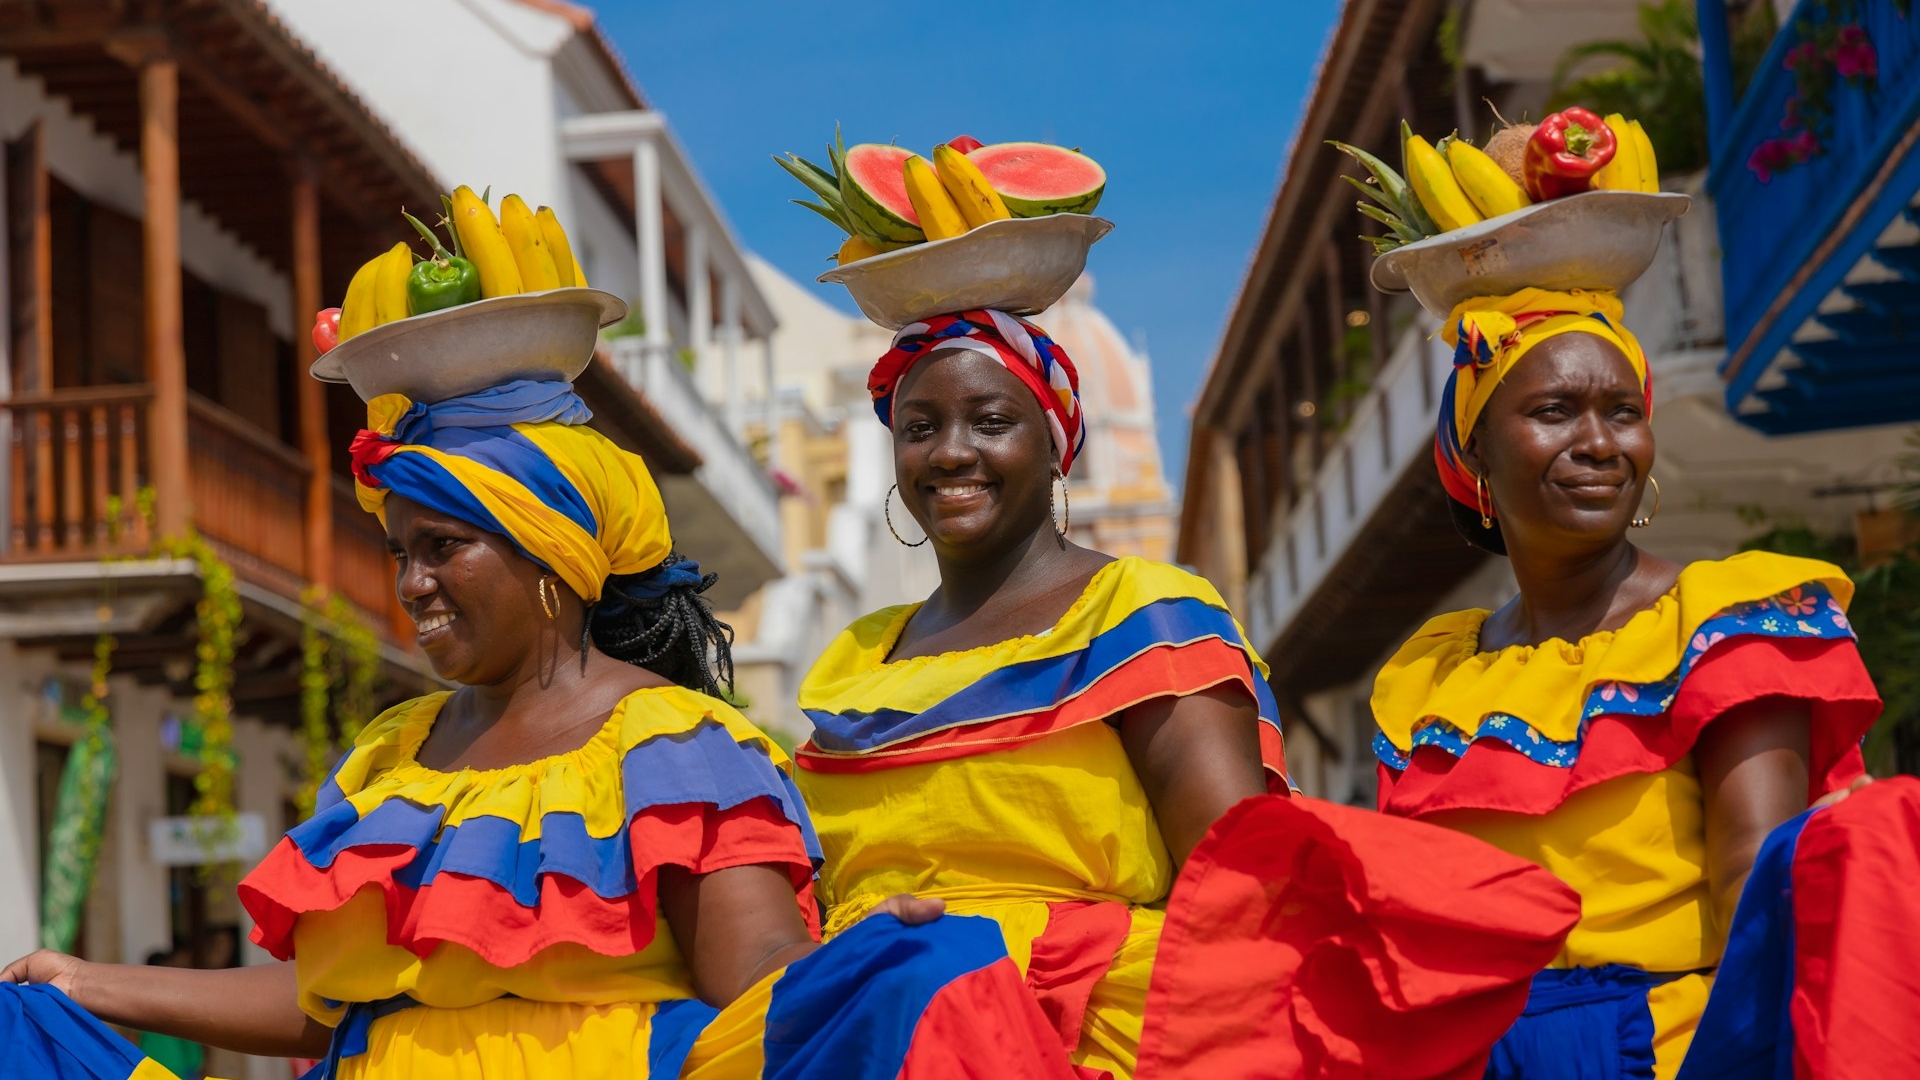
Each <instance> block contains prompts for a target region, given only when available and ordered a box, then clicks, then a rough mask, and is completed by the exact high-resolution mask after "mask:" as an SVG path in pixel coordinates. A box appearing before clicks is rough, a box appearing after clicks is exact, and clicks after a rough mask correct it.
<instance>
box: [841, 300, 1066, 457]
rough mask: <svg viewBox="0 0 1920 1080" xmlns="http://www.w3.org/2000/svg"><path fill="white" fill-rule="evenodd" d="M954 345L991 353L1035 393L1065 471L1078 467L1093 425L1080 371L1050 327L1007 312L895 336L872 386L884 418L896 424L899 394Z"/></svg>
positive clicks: (947, 318)
mask: <svg viewBox="0 0 1920 1080" xmlns="http://www.w3.org/2000/svg"><path fill="white" fill-rule="evenodd" d="M948 349H966V350H969V351H972V352H977V353H980V354H981V355H983V356H987V357H991V358H992V359H994V360H997V361H999V362H1000V364H1001V366H1003V367H1005V368H1006V369H1007V370H1008V371H1010V372H1012V373H1013V376H1014V378H1016V379H1019V380H1020V381H1021V382H1022V383H1023V384H1025V385H1026V388H1027V389H1028V390H1031V391H1033V396H1034V397H1035V398H1038V399H1039V401H1040V408H1041V409H1042V410H1044V411H1045V412H1046V414H1047V427H1048V429H1049V430H1050V431H1051V433H1052V435H1053V448H1054V450H1055V452H1057V453H1058V454H1059V455H1060V475H1062V476H1065V475H1066V474H1067V472H1068V470H1070V469H1072V468H1073V459H1074V458H1077V457H1079V456H1080V447H1081V446H1082V445H1083V444H1085V443H1086V441H1087V428H1086V424H1085V422H1084V419H1083V417H1082V416H1081V413H1080V374H1079V372H1077V371H1075V370H1074V367H1073V360H1072V358H1071V357H1069V356H1067V353H1066V350H1065V349H1062V348H1061V347H1060V346H1059V344H1057V343H1056V342H1055V341H1054V340H1053V339H1052V338H1050V337H1048V336H1047V332H1046V331H1045V330H1042V329H1040V328H1039V327H1037V326H1035V325H1033V324H1032V323H1030V322H1028V321H1026V320H1025V319H1020V318H1015V317H1014V316H1012V315H1008V314H1006V313H1005V312H1002V311H993V310H991V309H987V308H981V309H978V310H975V311H963V312H960V313H959V314H957V315H936V316H934V317H933V318H931V319H927V320H925V321H924V322H917V323H910V324H908V325H906V326H903V327H901V328H900V332H899V333H898V334H896V335H894V338H893V347H892V348H890V349H888V350H887V352H886V355H885V356H882V357H881V358H880V359H879V360H878V361H876V362H875V363H874V365H873V371H872V373H871V374H869V375H868V376H867V390H868V391H869V392H870V393H872V394H873V411H874V412H876V413H878V414H879V415H880V422H881V423H883V424H885V425H887V426H888V427H889V428H891V427H892V426H893V392H894V391H895V390H896V389H898V388H899V386H900V380H902V379H904V378H906V376H907V372H908V371H911V370H912V369H913V365H914V364H915V363H917V362H919V361H920V360H923V359H925V358H926V357H928V356H930V355H932V354H933V353H936V352H942V351H945V350H948Z"/></svg>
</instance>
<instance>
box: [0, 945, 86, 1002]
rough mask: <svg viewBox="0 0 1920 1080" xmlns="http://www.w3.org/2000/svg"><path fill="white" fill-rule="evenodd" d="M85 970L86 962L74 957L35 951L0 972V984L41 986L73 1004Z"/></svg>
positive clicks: (39, 950)
mask: <svg viewBox="0 0 1920 1080" xmlns="http://www.w3.org/2000/svg"><path fill="white" fill-rule="evenodd" d="M86 967H87V962H86V961H85V960H82V959H80V958H79V957H77V956H68V955H67V954H66V953H58V952H54V951H53V950H52V949H37V950H35V951H33V952H30V953H28V954H27V955H25V956H23V957H21V958H20V959H18V960H15V961H14V962H13V963H11V964H8V965H7V966H6V968H5V969H0V982H10V983H44V984H46V985H48V986H51V987H53V988H54V989H55V990H58V991H60V992H61V993H63V994H65V995H67V996H68V997H70V998H73V999H75V1000H76V1001H77V1000H79V997H80V995H79V992H78V990H77V989H76V987H77V986H78V984H79V982H80V975H81V972H83V971H84V970H86Z"/></svg>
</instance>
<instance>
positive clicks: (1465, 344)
mask: <svg viewBox="0 0 1920 1080" xmlns="http://www.w3.org/2000/svg"><path fill="white" fill-rule="evenodd" d="M1624 316H1625V310H1624V309H1623V308H1622V307H1621V304H1620V298H1619V297H1618V296H1616V295H1615V294H1614V293H1613V292H1611V291H1608V290H1586V289H1573V290H1569V291H1567V292H1552V291H1549V290H1547V289H1522V290H1520V291H1519V292H1517V293H1513V294H1511V295H1508V296H1477V297H1474V298H1473V299H1471V300H1463V301H1461V302H1460V303H1459V304H1458V305H1457V306H1455V307H1454V309H1453V312H1452V313H1451V314H1449V315H1448V316H1447V322H1446V325H1445V326H1443V327H1441V333H1442V335H1444V336H1445V338H1446V340H1447V344H1449V345H1452V346H1453V373H1452V374H1451V375H1449V376H1448V377H1447V385H1446V388H1445V389H1444V390H1443V391H1442V392H1441V395H1440V422H1439V425H1438V428H1437V430H1436V431H1435V433H1434V439H1433V462H1434V464H1435V465H1436V466H1438V468H1439V470H1440V482H1441V484H1442V485H1444V486H1445V487H1446V489H1447V494H1448V495H1450V496H1452V497H1453V499H1454V500H1455V501H1456V502H1459V503H1462V504H1464V505H1466V506H1470V507H1473V508H1474V509H1475V510H1478V511H1481V512H1483V513H1486V514H1487V515H1488V516H1492V515H1493V510H1492V507H1490V506H1482V505H1481V503H1480V499H1479V493H1478V491H1477V489H1476V485H1475V483H1474V474H1473V470H1472V469H1470V468H1468V467H1467V465H1466V462H1465V461H1463V460H1462V458H1461V450H1462V448H1464V447H1465V446H1466V445H1467V440H1468V439H1470V438H1472V437H1473V429H1474V426H1475V425H1476V424H1478V423H1479V422H1480V414H1481V412H1482V411H1484V410H1485V409H1486V407H1487V402H1488V401H1489V400H1491V399H1492V397H1493V392H1494V390H1495V389H1496V388H1497V387H1499V385H1500V380H1502V379H1504V378H1506V377H1507V372H1509V371H1512V370H1513V368H1514V365H1516V364H1518V363H1519V362H1520V361H1521V359H1522V358H1524V357H1525V356H1526V355H1527V353H1528V352H1529V351H1531V350H1532V349H1533V347H1534V346H1536V345H1538V344H1540V343H1541V342H1543V341H1545V340H1547V339H1548V338H1553V337H1559V336H1560V335H1561V334H1592V335H1593V336H1595V337H1598V338H1602V339H1605V340H1607V341H1610V342H1612V343H1613V344H1614V345H1615V346H1616V347H1618V348H1619V350H1620V351H1621V352H1622V353H1625V354H1626V357H1627V362H1628V363H1630V364H1632V365H1633V370H1634V373H1635V374H1636V375H1638V376H1639V377H1640V388H1641V390H1642V391H1643V392H1644V393H1645V394H1646V398H1647V412H1648V415H1652V412H1653V376H1652V374H1651V373H1650V372H1649V371H1648V369H1647V354H1646V353H1645V352H1644V351H1642V350H1641V348H1640V342H1639V341H1638V340H1637V339H1635V338H1634V336H1633V332H1632V331H1630V330H1628V329H1627V324H1626V322H1625V321H1624Z"/></svg>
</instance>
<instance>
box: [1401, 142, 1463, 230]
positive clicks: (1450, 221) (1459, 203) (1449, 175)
mask: <svg viewBox="0 0 1920 1080" xmlns="http://www.w3.org/2000/svg"><path fill="white" fill-rule="evenodd" d="M1406 154H1407V183H1409V184H1411V185H1413V193H1414V196H1415V197H1416V198H1418V199H1419V200H1420V205H1421V206H1422V207H1423V208H1425V210H1426V211H1427V213H1428V214H1429V215H1431V216H1432V217H1433V221H1434V224H1436V225H1438V226H1440V229H1441V231H1443V232H1452V231H1453V230H1455V229H1464V228H1466V227H1467V226H1468V225H1472V224H1474V223H1475V222H1477V221H1480V220H1481V216H1480V211H1478V210H1476V209H1474V206H1473V201H1472V200H1471V199H1469V198H1467V193H1466V192H1464V191H1461V190H1460V182H1459V181H1458V180H1455V179H1454V178H1453V169H1452V168H1451V167H1450V166H1448V165H1447V159H1446V158H1444V157H1442V156H1440V151H1438V150H1435V149H1434V148H1433V144H1432V143H1430V142H1428V141H1427V140H1425V139H1423V138H1421V137H1420V136H1418V135H1415V136H1413V137H1412V138H1410V139H1408V140H1407V144H1406Z"/></svg>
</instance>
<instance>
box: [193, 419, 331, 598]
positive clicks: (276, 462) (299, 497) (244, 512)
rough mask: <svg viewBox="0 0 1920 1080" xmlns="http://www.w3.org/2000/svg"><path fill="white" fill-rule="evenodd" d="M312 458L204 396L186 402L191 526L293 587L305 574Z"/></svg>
mask: <svg viewBox="0 0 1920 1080" xmlns="http://www.w3.org/2000/svg"><path fill="white" fill-rule="evenodd" d="M310 474H311V469H310V467H309V466H308V465H307V462H306V459H305V458H303V457H301V456H300V454H299V453H298V452H296V451H295V450H294V449H293V448H291V447H289V446H287V445H285V444H283V443H282V442H280V440H278V439H275V438H274V437H272V436H270V435H268V434H267V433H266V432H263V431H261V430H260V429H259V428H256V427H254V426H253V425H252V424H250V423H248V422H247V421H245V420H243V419H241V418H240V417H238V416H236V415H234V414H233V413H231V412H228V411H227V410H226V409H223V408H221V407H220V406H219V405H216V404H214V403H213V402H211V401H207V400H205V399H204V398H200V397H194V396H189V397H188V399H187V480H188V482H187V497H188V500H189V501H190V502H191V503H192V504H193V524H194V527H195V528H196V529H198V530H200V534H201V535H202V536H205V537H206V538H207V539H209V540H212V541H214V542H215V543H216V544H218V545H219V546H220V547H221V548H222V549H223V550H224V552H225V553H227V554H229V555H230V556H233V557H236V558H237V559H238V560H239V561H241V562H246V563H250V564H251V566H249V567H247V568H249V569H253V570H256V571H260V572H263V573H264V574H265V575H267V576H278V577H281V578H283V579H284V581H285V583H286V584H287V585H289V586H291V587H293V588H294V589H295V592H296V594H297V591H298V585H299V584H300V583H302V582H303V581H304V579H305V576H306V566H305V561H306V555H305V548H304V542H303V540H302V535H303V533H302V530H303V528H304V527H305V519H306V495H305V492H306V488H307V477H308V476H309V475H310Z"/></svg>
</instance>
